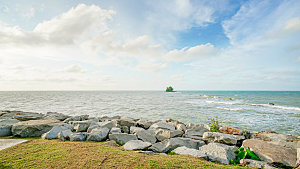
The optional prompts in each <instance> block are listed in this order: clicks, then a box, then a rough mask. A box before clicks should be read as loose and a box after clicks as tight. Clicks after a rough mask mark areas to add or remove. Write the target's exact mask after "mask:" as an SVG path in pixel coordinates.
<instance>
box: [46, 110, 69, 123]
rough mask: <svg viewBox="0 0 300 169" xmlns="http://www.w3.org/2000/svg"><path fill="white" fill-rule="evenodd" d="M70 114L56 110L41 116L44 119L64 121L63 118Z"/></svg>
mask: <svg viewBox="0 0 300 169" xmlns="http://www.w3.org/2000/svg"><path fill="white" fill-rule="evenodd" d="M69 117H71V116H68V115H65V114H62V113H57V112H47V114H46V115H45V116H44V117H43V119H44V120H60V121H64V120H65V119H67V118H69Z"/></svg>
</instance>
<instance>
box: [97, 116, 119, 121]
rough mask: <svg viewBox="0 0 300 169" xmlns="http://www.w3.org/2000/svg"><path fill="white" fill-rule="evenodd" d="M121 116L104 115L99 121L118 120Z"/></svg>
mask: <svg viewBox="0 0 300 169" xmlns="http://www.w3.org/2000/svg"><path fill="white" fill-rule="evenodd" d="M120 118H121V116H113V117H108V116H103V117H100V118H99V121H101V122H104V121H112V120H118V119H120Z"/></svg>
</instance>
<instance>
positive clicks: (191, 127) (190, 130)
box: [185, 123, 209, 140]
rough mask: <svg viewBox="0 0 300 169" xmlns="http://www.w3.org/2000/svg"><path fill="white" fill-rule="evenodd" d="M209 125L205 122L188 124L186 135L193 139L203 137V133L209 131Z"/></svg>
mask: <svg viewBox="0 0 300 169" xmlns="http://www.w3.org/2000/svg"><path fill="white" fill-rule="evenodd" d="M208 131H209V127H208V126H207V125H205V124H197V125H196V124H191V123H189V124H187V129H186V131H185V137H187V138H193V139H199V140H201V139H202V136H203V133H205V132H208Z"/></svg>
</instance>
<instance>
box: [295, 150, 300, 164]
mask: <svg viewBox="0 0 300 169" xmlns="http://www.w3.org/2000/svg"><path fill="white" fill-rule="evenodd" d="M296 165H298V166H300V148H297V161H296Z"/></svg>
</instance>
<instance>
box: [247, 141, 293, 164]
mask: <svg viewBox="0 0 300 169" xmlns="http://www.w3.org/2000/svg"><path fill="white" fill-rule="evenodd" d="M243 147H245V148H250V150H251V151H253V152H254V153H255V154H256V155H257V156H258V157H259V158H260V159H261V160H263V161H266V162H270V163H274V162H276V163H282V164H284V165H286V166H291V167H296V159H297V151H296V149H291V148H286V147H282V146H279V145H275V144H272V143H268V142H265V141H262V140H256V139H249V140H245V141H243Z"/></svg>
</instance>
